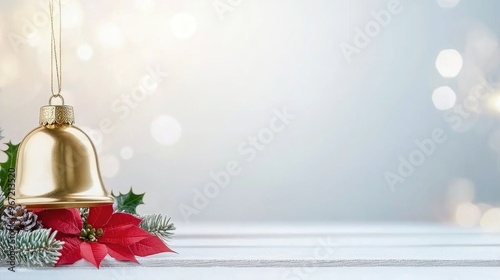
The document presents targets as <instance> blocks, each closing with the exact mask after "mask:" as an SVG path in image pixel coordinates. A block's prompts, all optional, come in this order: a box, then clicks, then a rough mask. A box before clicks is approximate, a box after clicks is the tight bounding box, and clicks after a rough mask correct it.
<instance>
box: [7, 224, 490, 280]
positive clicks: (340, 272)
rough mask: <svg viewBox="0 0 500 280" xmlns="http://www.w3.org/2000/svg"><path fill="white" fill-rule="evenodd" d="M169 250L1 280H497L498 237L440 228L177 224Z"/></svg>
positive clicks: (20, 272)
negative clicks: (128, 260) (133, 261)
mask: <svg viewBox="0 0 500 280" xmlns="http://www.w3.org/2000/svg"><path fill="white" fill-rule="evenodd" d="M170 245H171V247H172V249H174V250H176V251H177V252H178V253H179V254H160V255H156V256H150V257H146V258H138V260H139V262H140V265H137V264H131V263H126V262H117V261H115V260H113V259H110V258H107V259H105V260H104V261H103V263H102V267H101V269H100V270H97V269H95V268H94V267H92V266H91V265H89V264H88V263H86V262H84V261H80V262H78V263H76V264H75V265H72V266H64V267H58V268H36V269H26V268H17V272H15V273H12V272H9V271H8V270H7V268H6V267H5V265H4V267H1V268H0V279H74V280H77V279H111V280H113V279H117V280H118V279H119V280H122V279H124V280H127V279H146V278H150V279H290V280H292V279H293V280H296V279H300V280H305V279H333V278H332V277H335V279H398V280H400V279H450V280H451V279H500V234H498V233H493V232H484V231H481V230H480V229H460V228H455V227H449V226H442V225H294V226H292V225H248V224H247V225H216V224H206V225H200V224H198V225H178V230H177V233H176V236H175V238H174V239H173V240H172V241H171V243H170ZM4 277H5V278H4Z"/></svg>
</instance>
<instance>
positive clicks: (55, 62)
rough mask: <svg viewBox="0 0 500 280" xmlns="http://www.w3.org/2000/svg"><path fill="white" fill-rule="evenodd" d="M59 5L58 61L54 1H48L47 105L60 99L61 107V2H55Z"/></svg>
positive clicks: (58, 0)
mask: <svg viewBox="0 0 500 280" xmlns="http://www.w3.org/2000/svg"><path fill="white" fill-rule="evenodd" d="M57 2H58V3H59V59H58V57H57V56H58V51H57V44H56V34H55V29H54V0H50V1H49V11H50V27H51V31H52V32H51V36H50V90H51V92H52V96H51V97H50V99H49V104H50V105H52V100H53V99H54V98H60V99H61V101H62V105H64V98H63V97H62V95H61V87H62V71H61V69H62V68H61V65H62V36H61V25H62V21H61V0H57ZM54 66H55V70H56V78H57V91H54Z"/></svg>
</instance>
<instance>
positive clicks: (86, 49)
mask: <svg viewBox="0 0 500 280" xmlns="http://www.w3.org/2000/svg"><path fill="white" fill-rule="evenodd" d="M76 52H77V55H78V58H80V59H81V60H89V59H91V58H92V55H94V50H93V49H92V47H91V46H89V45H87V44H83V45H80V46H79V47H78V50H77V51H76Z"/></svg>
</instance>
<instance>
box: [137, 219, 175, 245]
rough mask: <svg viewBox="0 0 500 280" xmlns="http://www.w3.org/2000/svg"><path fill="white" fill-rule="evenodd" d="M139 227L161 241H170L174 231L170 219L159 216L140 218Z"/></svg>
mask: <svg viewBox="0 0 500 280" xmlns="http://www.w3.org/2000/svg"><path fill="white" fill-rule="evenodd" d="M139 226H140V227H141V228H142V229H144V230H146V231H147V232H149V233H151V234H154V235H156V236H158V237H159V238H161V239H162V240H163V241H167V240H168V239H170V238H171V237H172V236H173V235H174V230H175V225H174V224H173V223H171V222H170V218H169V217H167V216H163V215H161V214H152V215H146V216H142V222H141V224H140V225H139Z"/></svg>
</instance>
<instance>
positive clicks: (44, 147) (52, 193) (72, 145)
mask: <svg viewBox="0 0 500 280" xmlns="http://www.w3.org/2000/svg"><path fill="white" fill-rule="evenodd" d="M73 124H74V113H73V107H71V106H67V105H50V106H44V107H42V108H41V109H40V127H38V128H36V129H34V130H33V131H31V132H30V133H29V134H28V135H27V136H26V137H25V138H24V139H23V141H22V142H21V144H20V146H19V152H18V154H17V165H16V188H15V190H16V192H15V203H16V204H21V205H25V206H26V208H28V209H35V208H44V209H50V208H76V207H91V206H100V205H107V204H112V203H113V198H112V197H111V196H110V195H109V192H107V191H106V189H105V188H104V184H103V182H102V179H101V175H100V173H99V163H98V161H97V155H96V152H95V148H94V145H93V144H92V142H91V140H90V138H89V137H88V136H87V135H86V134H85V133H84V132H83V131H82V130H81V129H79V128H77V127H76V126H74V125H73Z"/></svg>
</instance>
